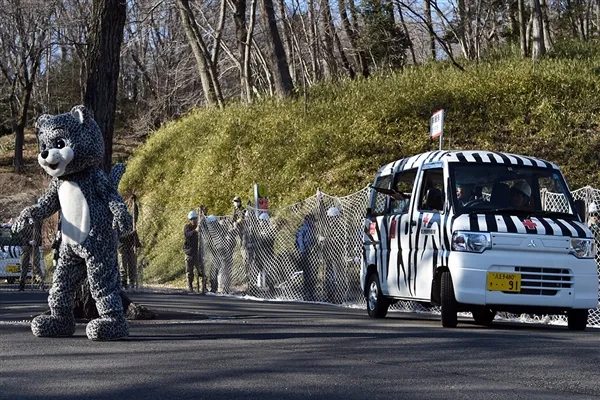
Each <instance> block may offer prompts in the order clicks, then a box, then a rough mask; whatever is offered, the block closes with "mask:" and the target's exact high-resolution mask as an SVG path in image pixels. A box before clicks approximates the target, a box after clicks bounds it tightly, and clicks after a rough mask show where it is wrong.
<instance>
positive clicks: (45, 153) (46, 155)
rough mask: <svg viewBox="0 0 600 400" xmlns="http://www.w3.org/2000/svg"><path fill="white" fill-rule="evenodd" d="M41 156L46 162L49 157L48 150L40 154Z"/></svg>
mask: <svg viewBox="0 0 600 400" xmlns="http://www.w3.org/2000/svg"><path fill="white" fill-rule="evenodd" d="M40 156H42V158H43V159H44V160H45V159H46V157H48V150H44V151H42V153H41V154H40Z"/></svg>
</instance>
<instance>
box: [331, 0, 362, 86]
mask: <svg viewBox="0 0 600 400" xmlns="http://www.w3.org/2000/svg"><path fill="white" fill-rule="evenodd" d="M338 9H339V12H340V18H341V20H342V26H343V27H344V32H346V36H348V40H349V41H350V47H351V49H350V50H351V52H352V55H353V56H354V62H355V64H356V67H357V68H358V69H359V70H360V72H361V74H362V76H364V77H365V78H367V77H368V76H369V66H368V65H367V61H366V59H365V55H364V53H363V51H362V50H359V49H358V46H357V43H358V34H357V33H356V31H355V30H354V28H352V25H350V21H349V20H348V12H347V11H346V3H345V1H344V0H338Z"/></svg>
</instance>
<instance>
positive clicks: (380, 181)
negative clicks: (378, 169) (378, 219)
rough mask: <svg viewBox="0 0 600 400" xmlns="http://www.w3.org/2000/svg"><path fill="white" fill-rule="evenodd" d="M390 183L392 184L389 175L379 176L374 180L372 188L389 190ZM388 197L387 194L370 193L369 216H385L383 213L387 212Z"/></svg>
mask: <svg viewBox="0 0 600 400" xmlns="http://www.w3.org/2000/svg"><path fill="white" fill-rule="evenodd" d="M391 182H392V176H391V175H387V176H380V177H378V178H377V179H376V180H375V184H374V185H373V186H375V187H378V188H382V189H389V188H390V183H391ZM388 197H389V196H388V195H387V194H383V193H380V192H377V191H375V190H373V191H372V194H371V214H372V215H383V214H385V212H386V210H387V199H388Z"/></svg>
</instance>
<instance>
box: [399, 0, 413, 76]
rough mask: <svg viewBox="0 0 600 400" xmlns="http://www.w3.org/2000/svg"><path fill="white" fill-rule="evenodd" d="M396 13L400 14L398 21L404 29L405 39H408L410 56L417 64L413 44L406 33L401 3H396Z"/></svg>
mask: <svg viewBox="0 0 600 400" xmlns="http://www.w3.org/2000/svg"><path fill="white" fill-rule="evenodd" d="M398 14H399V15H400V23H401V24H402V29H404V34H405V35H406V40H407V41H408V49H409V50H410V56H411V57H412V61H413V64H414V65H417V56H416V55H415V46H414V45H413V42H412V39H411V38H410V34H409V33H408V26H406V21H405V20H404V14H403V13H402V5H401V4H398Z"/></svg>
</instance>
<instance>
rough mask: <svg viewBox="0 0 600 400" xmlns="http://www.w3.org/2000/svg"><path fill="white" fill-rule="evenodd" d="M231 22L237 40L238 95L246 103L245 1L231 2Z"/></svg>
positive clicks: (246, 30) (235, 0) (246, 44)
mask: <svg viewBox="0 0 600 400" xmlns="http://www.w3.org/2000/svg"><path fill="white" fill-rule="evenodd" d="M232 3H233V22H234V23H235V36H236V38H237V47H238V55H239V57H240V88H241V90H240V95H241V97H242V100H243V101H248V97H249V95H251V94H250V93H248V92H247V91H248V88H247V85H246V70H245V68H244V66H245V65H246V62H245V61H246V59H245V54H246V46H248V43H247V42H246V36H247V35H248V29H247V27H246V0H233V2H232Z"/></svg>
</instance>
